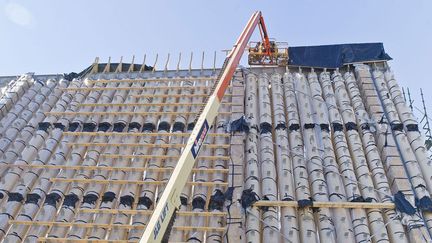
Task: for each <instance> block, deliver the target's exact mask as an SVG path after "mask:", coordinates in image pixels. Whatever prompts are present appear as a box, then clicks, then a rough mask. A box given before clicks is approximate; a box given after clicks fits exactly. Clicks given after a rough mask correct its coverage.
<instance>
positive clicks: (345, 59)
mask: <svg viewBox="0 0 432 243" xmlns="http://www.w3.org/2000/svg"><path fill="white" fill-rule="evenodd" d="M288 53H289V65H294V66H305V67H319V68H338V67H342V66H343V65H344V64H349V63H356V62H368V61H384V60H386V61H387V60H391V59H392V58H391V57H390V56H389V55H388V54H387V53H386V52H385V50H384V45H383V44H382V43H361V44H340V45H323V46H297V47H289V50H288Z"/></svg>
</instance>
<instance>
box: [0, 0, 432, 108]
mask: <svg viewBox="0 0 432 243" xmlns="http://www.w3.org/2000/svg"><path fill="white" fill-rule="evenodd" d="M255 10H261V11H262V12H263V14H264V17H265V19H266V23H267V26H268V29H269V32H270V35H271V36H272V37H274V38H277V40H279V41H288V42H289V44H290V45H292V46H300V45H320V44H336V43H359V42H383V43H384V46H385V48H386V51H387V52H388V53H389V54H390V55H391V56H392V57H393V58H394V60H393V61H391V62H390V65H391V66H392V68H393V70H394V71H395V73H396V78H397V79H398V81H399V83H400V84H401V85H402V86H409V87H411V89H412V90H413V93H414V96H415V99H416V100H418V92H417V90H418V88H420V87H423V89H424V90H425V92H426V93H431V92H432V85H431V82H432V79H431V78H430V75H429V74H428V71H429V69H430V63H431V61H430V60H431V57H432V14H431V12H432V1H429V0H413V1H406V0H405V1H400V0H362V1H346V0H345V1H342V0H328V1H318V0H316V1H313V0H304V1H258V0H255V1H253V0H252V1H233V0H218V1H202V0H201V1H198V0H197V1H163V0H158V1H138V0H136V1H132V0H124V1H113V0H92V1H88V0H74V1H58V0H44V1H35V0H34V1H28V0H27V1H23V0H22V1H18V0H17V1H13V0H0V36H1V37H0V56H1V59H0V75H16V74H20V73H24V72H29V71H32V72H36V73H40V74H43V73H64V72H71V71H80V70H82V69H84V68H85V67H86V66H88V65H90V64H91V63H92V61H93V60H94V58H95V57H96V56H99V57H100V58H101V60H102V61H107V59H108V56H111V57H112V58H113V61H118V60H119V59H120V56H124V61H130V60H131V58H132V55H136V60H137V61H136V62H142V57H143V56H144V54H145V53H146V54H147V55H148V60H150V61H149V62H148V63H152V62H153V61H154V56H155V54H156V53H159V55H160V57H161V59H166V55H167V54H168V53H171V55H172V58H173V59H175V58H177V57H178V53H179V52H182V53H183V56H185V55H186V56H188V55H190V52H191V51H194V53H195V56H196V57H198V55H200V53H201V52H202V51H205V52H206V53H207V55H206V63H207V65H210V63H211V62H210V59H212V55H213V52H214V51H217V52H218V61H219V64H221V63H222V58H223V53H222V52H221V50H223V49H228V48H230V47H231V46H232V44H233V43H234V42H235V40H236V38H237V36H238V35H239V34H240V32H241V30H242V29H243V27H244V25H245V23H246V21H247V20H248V19H249V17H250V15H251V14H252V12H253V11H255ZM197 60H198V59H197V58H196V59H195V62H194V64H195V66H198V63H199V62H198V61H197ZM175 62H176V61H174V60H173V61H171V67H172V68H174V66H175V64H174V63H175ZM162 65H163V64H161V62H160V63H159V64H158V66H159V67H161V66H162ZM186 66H187V64H186V61H184V62H183V67H186ZM428 101H429V102H428V103H429V104H432V98H429V100H428Z"/></svg>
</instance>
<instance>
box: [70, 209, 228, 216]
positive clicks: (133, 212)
mask: <svg viewBox="0 0 432 243" xmlns="http://www.w3.org/2000/svg"><path fill="white" fill-rule="evenodd" d="M78 211H79V212H81V213H103V214H119V213H121V214H129V215H137V214H145V215H150V214H152V213H153V210H136V209H124V210H123V209H100V208H97V209H88V208H82V209H78ZM77 213H78V212H77ZM227 214H228V213H227V212H207V211H203V212H195V211H179V212H178V215H180V216H188V217H192V216H198V217H213V216H217V217H223V216H226V215H227Z"/></svg>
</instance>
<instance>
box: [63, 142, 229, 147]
mask: <svg viewBox="0 0 432 243" xmlns="http://www.w3.org/2000/svg"><path fill="white" fill-rule="evenodd" d="M66 144H67V145H68V146H83V147H90V146H96V147H122V146H123V147H151V148H183V147H184V146H186V144H153V143H147V144H145V143H66ZM203 146H204V147H207V148H229V147H230V145H229V144H203Z"/></svg>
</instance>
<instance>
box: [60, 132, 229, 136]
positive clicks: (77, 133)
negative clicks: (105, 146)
mask: <svg viewBox="0 0 432 243" xmlns="http://www.w3.org/2000/svg"><path fill="white" fill-rule="evenodd" d="M63 135H70V136H133V137H147V136H148V137H150V136H152V137H159V136H161V137H162V136H169V137H171V136H173V137H180V136H181V137H189V136H190V133H178V132H175V133H172V132H166V133H157V132H151V133H150V132H148V133H147V132H144V133H132V132H63ZM208 136H222V137H229V136H230V134H228V133H209V134H208Z"/></svg>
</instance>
